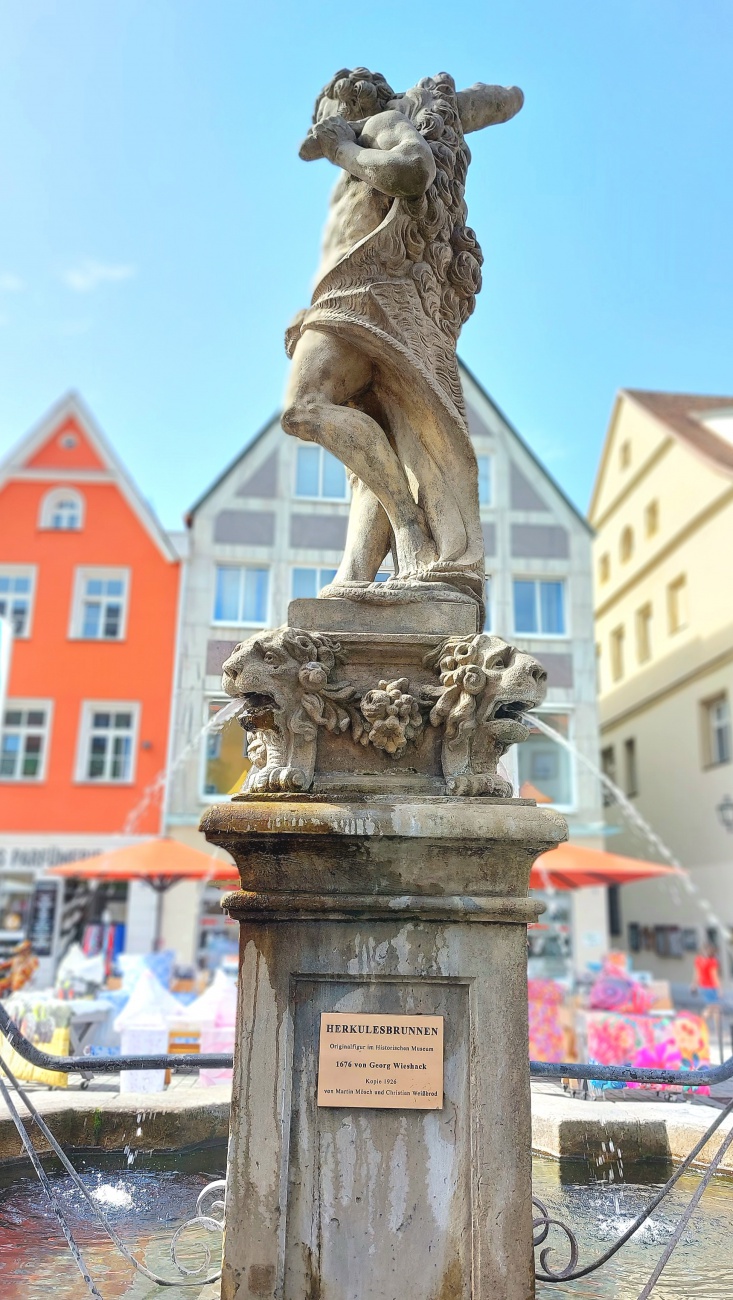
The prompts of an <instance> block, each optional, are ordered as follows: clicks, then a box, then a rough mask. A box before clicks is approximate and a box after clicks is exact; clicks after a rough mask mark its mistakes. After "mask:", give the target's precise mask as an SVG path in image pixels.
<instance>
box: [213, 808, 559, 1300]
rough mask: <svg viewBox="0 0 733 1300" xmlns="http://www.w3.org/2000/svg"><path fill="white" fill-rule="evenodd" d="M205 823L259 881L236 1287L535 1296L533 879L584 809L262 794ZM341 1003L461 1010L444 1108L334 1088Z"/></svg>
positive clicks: (449, 1049) (245, 1008) (297, 1294)
mask: <svg viewBox="0 0 733 1300" xmlns="http://www.w3.org/2000/svg"><path fill="white" fill-rule="evenodd" d="M202 827H203V829H204V831H205V833H206V835H207V838H208V839H209V840H210V841H211V842H213V843H216V844H219V845H221V846H222V847H225V848H226V849H227V850H228V851H229V852H230V853H232V854H233V856H234V858H235V860H236V862H237V864H238V866H239V870H240V875H241V880H242V889H241V890H239V891H237V892H236V893H234V894H231V895H230V896H229V897H228V898H227V899H226V900H225V906H226V907H227V910H228V911H229V912H230V914H231V915H232V916H233V917H235V918H236V919H238V920H239V922H240V935H241V940H240V960H241V983H240V1008H239V1023H238V1048H237V1057H236V1061H235V1071H234V1085H233V1099H232V1138H231V1145H230V1163H229V1184H228V1192H227V1197H228V1200H227V1233H226V1244H225V1264H224V1274H223V1282H222V1298H223V1300H249V1297H251V1296H253V1295H260V1294H267V1295H271V1296H275V1295H277V1296H281V1297H282V1300H305V1298H306V1297H308V1296H316V1295H317V1296H319V1297H320V1298H321V1300H395V1297H397V1296H413V1295H414V1296H417V1295H420V1296H425V1297H426V1298H427V1300H447V1298H448V1297H450V1298H451V1300H454V1298H460V1300H469V1297H470V1298H471V1300H495V1298H497V1297H500V1298H501V1300H529V1298H530V1297H531V1296H532V1295H533V1294H534V1282H533V1261H532V1249H531V1236H532V1233H531V1217H532V1216H531V1204H530V1198H531V1171H530V1115H529V1076H528V1068H527V999H526V924H527V921H528V920H529V919H531V918H533V917H535V916H536V915H537V913H538V910H539V905H538V903H537V902H536V900H534V899H530V898H528V897H527V886H528V880H529V871H530V867H531V863H532V861H533V859H534V857H535V856H536V854H537V853H538V852H540V851H542V850H543V849H547V848H548V847H551V846H552V845H553V844H555V843H557V842H558V841H559V840H560V839H562V838H563V837H564V836H565V834H566V827H565V824H564V822H563V820H562V818H560V817H558V816H557V815H556V814H553V813H550V812H548V811H547V810H540V809H538V808H536V807H535V806H534V804H532V803H531V802H529V801H507V800H496V801H491V800H487V799H448V798H435V799H420V798H413V799H408V798H401V799H400V798H393V797H389V796H382V797H381V798H380V797H378V796H375V797H373V798H366V797H363V798H361V799H359V798H353V799H350V800H346V799H344V798H342V799H335V798H332V799H330V800H325V799H324V800H321V799H317V798H315V797H310V798H308V797H305V798H292V797H291V798H288V797H285V796H275V797H272V796H268V797H252V796H250V797H248V798H245V799H242V800H241V801H236V802H233V803H231V804H225V805H217V806H216V807H214V808H211V809H209V810H208V811H207V813H206V814H205V816H204V819H203V823H202ZM469 918H470V920H471V923H470V924H468V923H467V922H468V920H469ZM329 1010H331V1011H336V1010H339V1011H347V1012H348V1011H354V1012H356V1011H366V1012H376V1013H382V1014H385V1013H386V1014H391V1013H395V1014H421V1013H422V1014H438V1015H443V1016H444V1017H445V1035H446V1050H445V1102H444V1106H443V1109H442V1110H441V1111H413V1110H411V1111H404V1112H403V1111H394V1110H392V1111H385V1110H371V1109H368V1108H354V1109H353V1110H352V1109H341V1108H339V1109H338V1110H336V1109H330V1108H325V1107H321V1108H319V1107H318V1106H317V1105H316V1084H317V1078H316V1072H317V1059H318V1026H319V1013H320V1012H321V1011H329ZM265 1279H266V1280H267V1288H266V1289H264V1290H258V1289H257V1288H258V1287H264V1280H265Z"/></svg>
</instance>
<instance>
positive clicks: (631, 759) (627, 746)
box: [624, 738, 639, 797]
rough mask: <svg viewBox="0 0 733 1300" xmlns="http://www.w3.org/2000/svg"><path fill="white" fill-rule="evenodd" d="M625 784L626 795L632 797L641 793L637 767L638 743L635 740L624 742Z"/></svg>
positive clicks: (630, 739)
mask: <svg viewBox="0 0 733 1300" xmlns="http://www.w3.org/2000/svg"><path fill="white" fill-rule="evenodd" d="M624 782H625V785H626V793H627V795H629V796H630V797H633V796H634V795H635V794H638V793H639V773H638V770H637V766H636V741H635V740H634V739H633V738H629V740H625V741H624Z"/></svg>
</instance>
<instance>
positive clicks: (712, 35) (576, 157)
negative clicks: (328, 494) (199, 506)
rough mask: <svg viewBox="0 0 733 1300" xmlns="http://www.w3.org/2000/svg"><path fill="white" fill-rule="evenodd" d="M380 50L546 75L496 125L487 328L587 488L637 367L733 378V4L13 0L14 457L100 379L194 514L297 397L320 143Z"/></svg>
mask: <svg viewBox="0 0 733 1300" xmlns="http://www.w3.org/2000/svg"><path fill="white" fill-rule="evenodd" d="M357 64H366V65H367V66H371V67H374V68H377V69H378V70H380V71H381V72H383V73H384V74H385V76H386V77H387V78H388V80H389V81H390V82H391V84H392V85H393V86H395V88H397V89H404V88H406V87H407V86H408V85H410V84H413V83H414V82H415V81H416V80H417V79H418V78H419V77H421V76H424V75H427V74H429V73H434V72H437V71H439V70H442V69H447V70H448V71H449V72H451V73H452V74H453V75H454V76H455V78H456V80H457V81H458V82H459V83H461V84H463V85H469V84H471V83H472V82H474V81H477V80H484V81H494V82H501V83H503V84H511V83H513V82H514V83H516V84H518V85H520V86H522V88H523V89H524V91H525V95H526V104H525V107H524V110H523V111H522V113H521V114H520V116H519V117H518V118H516V119H515V120H514V121H513V122H511V123H509V124H508V125H506V126H500V127H494V128H492V129H491V130H489V131H485V132H483V133H482V134H481V135H474V136H472V137H471V148H472V152H473V157H474V162H473V165H472V168H471V172H470V175H469V183H468V200H469V213H470V221H471V224H472V225H473V226H474V227H475V229H476V231H477V233H478V235H479V239H480V241H481V243H482V245H483V248H484V253H485V257H486V263H485V267H484V272H485V274H484V289H483V292H482V294H481V296H480V298H479V302H478V308H477V311H476V313H475V315H474V316H473V318H472V320H471V321H470V322H469V324H468V326H467V327H466V329H465V331H464V333H463V336H462V338H461V343H460V349H459V350H460V353H461V355H462V356H463V357H464V359H465V360H466V362H467V363H468V365H469V366H470V367H471V369H472V370H473V371H474V372H475V374H476V375H477V377H478V378H479V379H480V380H481V381H482V382H483V384H484V385H485V387H486V388H487V389H488V390H489V392H490V393H491V394H492V396H493V397H494V398H495V400H496V401H497V402H498V403H499V405H500V406H501V407H502V408H503V409H504V411H505V412H506V414H507V415H508V416H509V417H510V419H511V420H512V421H513V422H514V423H515V424H516V426H517V427H518V428H519V430H520V432H521V433H522V434H523V435H524V436H525V438H526V439H527V440H528V441H529V442H530V443H531V445H532V446H533V448H534V450H535V451H536V452H537V454H538V455H539V456H540V457H541V458H542V459H543V460H544V461H545V463H546V465H547V467H548V469H549V470H550V471H551V472H552V473H553V474H554V475H555V477H556V478H557V479H558V480H559V482H560V483H561V484H562V486H563V487H564V488H565V490H566V491H567V492H568V493H569V494H570V496H571V497H572V498H573V499H574V500H575V501H576V502H577V504H578V505H579V506H580V507H581V508H585V507H586V506H587V503H588V499H589V494H590V488H591V484H592V480H593V475H594V472H595V467H596V464H597V460H598V455H599V451H600V446H601V441H602V438H603V434H604V431H605V428H606V425H607V421H608V416H609V413H610V409H611V404H612V400H613V396H614V392H615V390H616V389H617V388H618V387H619V386H622V385H626V386H632V387H634V386H635V387H646V388H662V389H665V388H666V389H674V390H678V391H688V390H689V391H693V392H709V393H722V394H726V393H727V394H730V393H732V392H733V337H732V335H733V253H732V251H731V249H732V247H733V240H732V239H731V231H733V211H731V209H732V208H733V169H732V168H731V138H732V130H731V128H732V122H731V117H732V116H733V112H732V103H733V94H732V92H731V72H730V70H731V67H733V5H731V3H730V0H702V3H700V4H696V5H691V4H689V3H688V2H687V0H608V3H606V4H603V5H600V4H594V3H590V4H589V3H588V0H582V2H581V0H558V2H557V3H554V2H553V0H522V3H517V2H516V0H515V2H514V3H509V2H508V0H502V2H500V3H498V2H496V0H483V3H480V2H479V0H463V2H462V3H461V4H456V5H449V4H447V3H445V4H438V3H436V0H422V3H421V4H420V5H405V4H403V5H399V4H397V3H395V2H394V0H393V2H392V3H383V2H382V0H377V2H375V0H371V2H370V3H369V4H364V5H361V6H355V5H348V6H347V5H345V4H337V3H334V2H333V0H311V3H309V4H306V3H303V0H298V2H296V0H269V3H268V4H262V3H255V2H254V0H249V2H248V3H244V2H243V0H64V3H59V2H58V0H53V2H52V0H14V2H13V0H9V2H8V0H6V3H5V5H4V6H2V8H0V123H1V124H2V125H1V126H0V454H2V453H4V452H5V451H6V450H7V448H8V447H9V446H11V445H12V443H14V442H15V441H16V440H17V439H18V438H19V437H21V436H22V435H23V434H24V432H25V431H26V430H27V429H28V428H29V427H30V426H31V425H32V424H33V423H35V421H36V420H37V419H39V418H40V416H41V415H42V414H43V413H44V412H45V410H46V409H47V408H48V407H49V406H50V405H51V403H52V402H54V401H55V400H56V399H57V398H58V397H59V396H60V395H61V394H62V393H63V392H65V391H66V390H67V389H69V388H77V389H78V390H79V391H80V392H81V393H82V394H83V396H84V397H85V399H86V400H87V402H88V403H89V405H90V406H91V407H92V409H93V411H94V412H95V414H96V416H97V418H98V419H99V421H100V423H101V424H102V427H103V428H104V430H105V431H106V433H107V434H108V436H109V437H110V438H111V440H112V441H113V443H114V444H115V446H116V448H117V450H118V452H119V453H120V454H121V456H122V457H123V459H124V460H125V462H126V463H127V465H128V467H129V468H130V470H131V472H132V473H133V475H134V476H135V478H136V479H137V481H138V483H139V485H140V487H141V489H142V491H143V492H144V494H145V495H146V496H147V497H148V498H149V499H150V500H151V501H152V503H153V505H154V506H155V508H156V509H157V511H158V512H159V514H160V516H161V518H162V520H163V522H164V523H165V524H167V525H168V526H169V527H175V526H177V525H178V524H179V522H180V519H181V516H182V514H183V512H184V510H185V509H186V507H187V506H188V505H189V504H190V503H191V502H192V501H193V500H194V499H195V498H196V497H197V496H198V495H199V494H200V492H201V491H202V490H203V489H204V488H205V487H206V486H207V485H208V483H209V482H210V481H211V480H212V479H213V478H214V477H216V475H217V474H218V473H219V472H220V470H221V468H222V467H223V465H224V464H225V463H227V462H228V461H229V460H230V459H231V458H232V457H233V456H234V455H236V454H237V452H238V451H239V449H240V448H241V447H242V446H243V445H244V444H245V443H246V442H247V441H248V440H249V439H250V438H251V437H252V436H253V434H254V433H255V432H256V431H257V429H258V428H259V426H260V425H261V424H262V423H263V422H264V421H265V420H266V419H267V418H268V417H269V416H270V414H271V413H272V412H273V411H274V410H275V409H276V408H277V407H278V405H279V402H280V398H281V393H282V386H283V381H284V376H285V369H286V360H285V355H284V352H283V346H282V333H283V329H284V327H285V325H286V324H287V322H288V320H289V319H290V317H291V315H292V314H293V313H294V312H295V311H296V310H297V309H298V308H299V307H301V306H303V305H305V304H306V302H307V300H308V297H309V290H310V284H311V279H312V276H313V273H314V271H315V266H316V256H317V249H318V242H319V239H320V231H321V225H322V221H323V216H324V212H325V205H326V200H327V195H328V192H329V189H330V186H331V185H332V183H333V180H334V179H335V172H334V169H333V168H332V167H331V166H330V165H329V164H327V163H325V162H320V163H312V164H305V163H301V162H300V161H299V160H298V157H297V148H298V144H299V141H300V139H301V137H302V135H303V134H304V132H305V130H306V128H307V126H308V123H309V120H310V113H311V109H312V101H313V99H314V97H315V94H316V92H317V90H318V89H319V87H320V86H321V85H322V84H323V82H324V81H325V80H327V78H328V77H330V76H331V75H332V73H333V72H334V71H335V70H336V69H337V68H339V67H342V66H354V65H357Z"/></svg>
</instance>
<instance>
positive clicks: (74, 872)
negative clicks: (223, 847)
mask: <svg viewBox="0 0 733 1300" xmlns="http://www.w3.org/2000/svg"><path fill="white" fill-rule="evenodd" d="M47 874H48V875H50V876H67V877H71V878H73V879H74V880H144V881H145V882H146V884H148V885H150V887H151V889H154V890H155V892H156V894H157V896H158V902H157V908H156V914H155V946H156V948H157V946H158V941H159V939H160V922H161V905H162V897H163V894H164V893H165V891H166V890H167V889H170V887H171V885H175V884H176V883H177V882H178V881H179V880H231V881H237V882H238V881H239V872H238V871H237V868H236V867H235V866H234V863H233V862H221V861H218V860H217V859H216V858H213V857H212V856H211V855H210V854H209V853H202V852H201V850H200V849H192V848H190V847H189V845H187V844H180V843H179V842H178V841H177V840H171V839H167V838H160V839H156V840H143V841H142V842H141V843H140V844H127V845H125V847H124V848H121V849H110V850H109V852H107V853H97V854H96V855H95V856H94V857H93V858H81V859H80V860H79V861H78V862H64V863H63V864H62V865H61V866H59V867H51V868H50V869H49V871H48V873H47Z"/></svg>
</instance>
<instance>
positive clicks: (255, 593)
mask: <svg viewBox="0 0 733 1300" xmlns="http://www.w3.org/2000/svg"><path fill="white" fill-rule="evenodd" d="M269 596H270V571H269V569H249V568H244V566H242V565H234V564H217V566H216V591H215V595H214V622H215V623H229V624H234V623H252V624H256V625H257V626H259V627H264V626H265V624H266V623H267V611H268V604H269Z"/></svg>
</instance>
